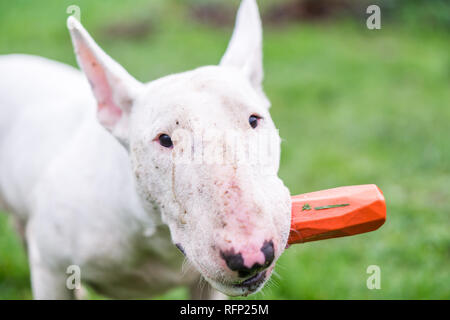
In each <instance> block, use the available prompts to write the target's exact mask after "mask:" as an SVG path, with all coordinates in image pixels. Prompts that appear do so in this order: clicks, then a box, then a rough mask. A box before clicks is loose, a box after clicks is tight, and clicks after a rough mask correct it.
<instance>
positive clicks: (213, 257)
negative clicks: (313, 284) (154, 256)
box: [68, 0, 291, 295]
mask: <svg viewBox="0 0 450 320" xmlns="http://www.w3.org/2000/svg"><path fill="white" fill-rule="evenodd" d="M68 26H69V29H70V32H71V35H72V40H73V43H74V46H75V50H76V54H77V58H78V62H79V64H80V66H81V68H82V69H83V71H84V73H85V74H86V76H87V78H88V79H89V81H90V83H91V86H92V89H93V92H94V95H95V97H96V99H97V102H98V113H97V114H98V119H99V121H100V122H101V124H102V125H103V126H105V127H106V128H107V129H108V130H109V131H110V132H111V133H112V134H113V135H114V136H115V137H117V138H118V139H119V141H121V143H122V144H124V145H125V146H126V147H127V148H128V149H129V152H130V157H131V159H132V165H133V170H134V173H135V175H136V181H137V186H138V192H139V193H140V194H141V196H142V199H143V200H144V202H145V203H146V204H147V205H149V206H152V207H153V208H156V209H158V210H159V211H160V212H161V217H162V220H163V221H164V222H165V223H167V225H168V226H169V228H170V231H171V236H172V240H173V242H174V244H176V245H177V246H178V247H179V248H180V250H181V251H183V253H184V254H185V255H186V257H187V259H188V260H189V261H190V262H191V263H192V264H193V265H194V266H195V267H196V269H197V270H198V271H199V272H200V273H201V274H202V275H203V277H204V278H205V279H206V280H207V281H208V282H209V283H210V284H211V285H212V286H213V287H215V288H216V289H218V290H220V291H222V292H224V293H226V294H228V295H247V294H250V293H253V292H256V291H257V290H258V289H260V288H261V287H262V286H263V284H264V283H265V281H267V279H268V278H269V277H270V275H271V272H272V269H273V267H274V263H275V261H276V260H277V258H278V257H279V256H280V255H281V253H282V252H283V250H284V248H285V246H286V241H287V237H288V234H289V227H290V210H291V203H290V195H289V191H288V190H287V188H286V187H285V186H284V185H283V183H282V181H281V180H280V179H279V178H278V176H277V171H278V165H279V155H280V138H279V135H278V132H277V130H276V128H275V126H274V124H273V122H272V119H271V117H270V114H269V111H268V109H269V102H268V100H267V98H266V96H265V95H264V93H263V91H262V87H261V82H262V79H263V70H262V30H261V21H260V18H259V13H258V8H257V5H256V2H255V0H243V2H242V4H241V7H240V9H239V12H238V16H237V20H236V27H235V30H234V33H233V36H232V39H231V42H230V44H229V47H228V49H227V51H226V53H225V55H224V56H223V58H222V61H221V62H220V64H219V65H218V66H207V67H202V68H198V69H195V70H193V71H189V72H185V73H181V74H175V75H170V76H167V77H164V78H161V79H158V80H155V81H152V82H150V83H147V84H142V83H140V82H138V81H137V80H135V79H134V78H132V77H131V76H130V75H129V74H128V73H127V72H126V71H125V70H124V69H123V68H122V67H121V66H120V65H118V64H117V63H116V62H115V61H113V60H112V59H111V58H110V57H109V56H107V55H106V54H105V53H104V52H103V51H102V50H101V49H100V48H99V47H98V46H97V44H96V43H95V42H94V41H93V40H92V38H91V37H90V36H89V34H88V33H87V32H86V31H85V30H84V29H83V27H82V26H81V25H80V23H79V22H78V21H76V20H75V19H74V18H69V21H68Z"/></svg>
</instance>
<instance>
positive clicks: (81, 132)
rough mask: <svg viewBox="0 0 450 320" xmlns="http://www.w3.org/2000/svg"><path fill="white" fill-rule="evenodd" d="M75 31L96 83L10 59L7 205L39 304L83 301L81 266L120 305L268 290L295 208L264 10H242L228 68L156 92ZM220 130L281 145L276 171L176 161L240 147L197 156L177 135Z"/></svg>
mask: <svg viewBox="0 0 450 320" xmlns="http://www.w3.org/2000/svg"><path fill="white" fill-rule="evenodd" d="M68 28H69V30H70V34H71V37H72V41H73V44H74V47H75V52H76V56H77V60H78V64H79V65H80V67H81V69H82V70H83V72H84V75H83V74H82V73H80V72H79V71H77V70H75V69H73V68H72V67H70V66H66V65H63V64H60V63H58V62H53V61H49V60H46V59H44V58H39V57H33V56H26V55H7V56H3V57H1V58H0V203H1V204H2V207H3V209H4V210H5V211H8V212H11V213H12V216H13V217H14V218H15V219H14V220H15V221H16V223H17V225H18V227H19V230H21V231H22V236H23V237H24V241H25V243H26V246H27V250H28V256H29V262H30V269H31V280H32V281H31V282H32V290H33V296H34V298H36V299H71V298H75V297H77V294H76V293H77V292H78V291H77V290H71V289H72V288H71V287H70V286H68V276H69V275H68V274H67V273H66V272H67V270H68V268H69V267H71V266H72V267H73V266H76V267H77V268H79V270H80V272H81V273H80V277H81V282H82V283H84V284H87V285H89V286H91V287H92V288H93V289H94V290H95V291H97V292H99V293H101V294H103V295H106V296H109V297H113V298H138V297H151V296H153V295H155V294H160V293H163V292H164V291H166V290H168V289H170V288H174V287H176V286H182V285H186V286H189V287H190V288H191V293H192V298H213V297H216V294H217V293H218V292H217V291H216V290H218V291H219V292H221V293H224V294H226V295H229V296H237V295H248V294H251V293H254V292H256V291H258V290H259V289H261V288H262V287H263V285H264V283H265V282H266V281H267V280H268V279H269V278H270V275H271V273H272V270H273V268H274V264H275V261H276V260H277V259H278V257H279V256H280V255H281V253H282V252H283V250H284V249H285V247H286V242H287V238H288V234H289V230H290V213H291V200H290V194H289V191H288V189H287V188H286V187H285V186H284V184H283V183H282V181H281V180H280V179H279V178H278V176H277V171H278V166H279V154H280V138H279V135H278V132H277V130H276V129H275V126H274V124H273V122H272V119H271V117H270V114H269V110H268V109H269V102H268V100H267V99H266V97H265V95H264V93H263V91H262V86H261V82H262V80H263V70H262V30H261V21H260V17H259V13H258V8H257V4H256V1H255V0H243V1H242V4H241V7H240V9H239V12H238V15H237V20H236V26H235V30H234V33H233V36H232V39H231V42H230V44H229V47H228V49H227V51H226V53H225V55H224V57H223V58H222V60H221V62H220V64H219V66H206V67H201V68H198V69H195V70H192V71H189V72H184V73H180V74H175V75H170V76H167V77H163V78H161V79H158V80H155V81H152V82H149V83H146V84H143V83H140V82H139V81H137V80H135V79H134V78H133V77H132V76H130V75H129V74H128V73H127V72H126V71H125V70H124V69H123V68H122V67H121V66H120V65H119V64H118V63H116V62H115V61H114V60H113V59H111V58H110V57H109V56H108V55H106V54H105V53H104V52H103V51H102V49H101V48H100V47H99V46H98V45H97V44H96V43H95V42H94V40H93V39H92V38H91V37H90V36H89V34H88V33H87V32H86V30H85V29H84V28H83V27H82V25H81V24H80V23H79V22H78V20H76V19H75V18H73V17H69V19H68ZM86 78H87V79H88V80H89V81H86ZM89 84H90V88H89ZM92 93H93V94H92ZM105 128H106V130H105ZM210 129H211V130H215V132H219V133H224V132H228V131H234V132H239V135H238V136H237V138H238V139H237V141H238V142H239V141H240V142H242V141H244V142H247V141H251V139H252V138H254V137H255V136H258V135H261V136H264V132H265V131H270V132H272V133H274V134H275V137H276V144H275V145H274V147H273V148H272V151H271V153H267V155H266V156H265V158H264V159H262V160H263V162H264V163H265V166H264V168H265V169H264V170H263V171H264V172H262V171H261V170H260V166H258V165H253V164H252V163H250V162H245V161H235V162H226V163H222V164H220V163H205V162H204V161H203V162H202V161H200V162H198V161H192V162H190V163H189V162H186V161H177V155H180V154H184V153H186V152H187V151H189V152H191V154H193V155H194V157H196V156H198V155H199V153H202V150H206V148H212V149H224V148H225V149H226V148H228V144H227V143H226V142H225V140H224V139H222V138H218V137H217V136H216V137H213V139H210V140H209V141H208V142H205V141H203V142H202V143H199V142H198V141H197V140H195V139H194V140H193V141H195V142H193V143H192V144H191V145H190V146H189V147H188V149H189V150H186V144H184V143H182V140H183V139H184V138H183V135H182V134H178V133H177V132H191V133H193V134H194V135H195V134H199V133H202V132H205V131H207V130H210ZM130 159H131V160H130ZM177 247H178V249H179V250H180V251H181V252H182V253H183V254H184V256H185V257H183V254H181V253H180V252H179V251H178V250H177ZM184 259H186V261H187V262H188V265H189V268H188V269H187V270H184V272H183V271H182V264H183V260H184ZM69 270H72V269H70V268H69ZM200 277H202V278H204V279H206V281H207V286H208V287H207V288H204V290H201V288H199V278H200ZM211 287H212V288H211ZM214 289H215V290H214Z"/></svg>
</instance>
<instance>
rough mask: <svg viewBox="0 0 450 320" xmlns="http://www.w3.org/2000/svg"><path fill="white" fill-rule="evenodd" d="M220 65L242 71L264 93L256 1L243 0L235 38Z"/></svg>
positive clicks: (259, 23) (232, 38) (234, 32)
mask: <svg viewBox="0 0 450 320" xmlns="http://www.w3.org/2000/svg"><path fill="white" fill-rule="evenodd" d="M220 65H221V66H230V67H235V68H238V69H241V70H242V71H243V72H244V73H245V74H246V76H247V77H248V78H249V80H250V82H251V84H252V85H253V87H254V88H255V89H256V90H257V91H258V92H260V93H263V91H262V81H263V77H264V72H263V63H262V25H261V18H260V16H259V11H258V5H257V4H256V0H242V2H241V6H240V7H239V11H238V13H237V17H236V25H235V27H234V31H233V36H232V37H231V41H230V43H229V45H228V48H227V51H226V52H225V54H224V56H223V57H222V60H221V61H220ZM263 95H264V94H263Z"/></svg>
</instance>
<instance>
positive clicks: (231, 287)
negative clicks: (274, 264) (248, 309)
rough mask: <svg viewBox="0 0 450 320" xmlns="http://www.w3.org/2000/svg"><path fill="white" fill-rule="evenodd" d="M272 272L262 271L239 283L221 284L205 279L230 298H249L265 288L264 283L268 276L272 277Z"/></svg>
mask: <svg viewBox="0 0 450 320" xmlns="http://www.w3.org/2000/svg"><path fill="white" fill-rule="evenodd" d="M270 271H271V270H264V271H261V272H259V273H257V274H255V275H254V276H252V277H250V278H248V279H245V280H244V281H241V282H237V283H236V282H233V283H231V282H219V281H216V280H213V279H209V278H206V277H205V279H206V280H207V281H208V282H209V283H210V284H211V286H212V287H213V288H215V289H216V290H219V291H221V292H222V293H224V294H226V295H228V296H232V297H236V296H248V295H249V294H253V293H256V292H257V291H259V290H260V289H261V288H262V287H263V285H264V283H265V282H266V280H267V279H268V275H270Z"/></svg>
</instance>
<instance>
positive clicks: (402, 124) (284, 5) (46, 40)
mask: <svg viewBox="0 0 450 320" xmlns="http://www.w3.org/2000/svg"><path fill="white" fill-rule="evenodd" d="M369 3H370V4H378V5H379V6H380V7H381V12H382V16H381V17H382V29H381V30H368V29H367V28H366V18H367V14H366V13H365V8H366V7H367V5H368V4H369ZM72 4H76V5H78V6H80V8H81V21H82V22H83V24H84V25H85V27H86V28H87V29H88V30H89V31H90V32H91V34H92V35H93V37H94V38H95V39H96V40H97V42H98V43H99V44H100V45H101V46H102V47H103V48H104V49H105V51H106V52H108V53H109V54H110V55H111V56H112V57H113V58H115V59H116V60H117V61H119V62H120V63H121V64H122V65H123V66H124V67H125V68H126V69H128V70H129V71H130V73H131V74H133V75H134V76H136V77H137V78H138V79H140V80H142V81H150V80H152V79H156V78H158V77H160V76H163V75H166V74H169V73H174V72H180V71H184V70H188V69H192V68H195V67H198V66H202V65H207V64H216V63H218V61H219V59H220V57H221V55H222V54H223V52H224V50H225V48H226V45H227V43H228V40H229V38H230V36H231V32H232V25H233V21H234V15H235V11H236V8H237V6H238V1H236V0H234V1H225V0H223V1H219V0H215V1H203V0H189V1H181V0H178V1H176V0H164V1H162V0H134V1H117V0H112V1H88V0H83V1H75V0H71V1H66V0H62V1H51V0H41V1H31V0H30V1H25V0H15V1H2V2H0V54H7V53H29V54H36V55H41V56H45V57H48V58H51V59H55V60H58V61H62V62H65V63H68V64H71V65H76V63H75V58H74V55H73V51H72V46H71V42H70V38H69V34H68V32H67V30H66V27H65V20H66V17H67V14H66V8H67V7H68V6H69V5H72ZM259 4H260V7H261V8H262V12H263V17H264V32H265V34H264V57H265V60H264V64H265V74H266V80H265V90H266V92H267V95H268V96H269V98H270V99H271V101H272V109H271V112H272V116H273V119H274V121H275V123H276V124H277V126H278V128H279V130H280V134H281V136H282V138H283V139H284V142H283V145H282V146H283V148H282V160H281V169H280V176H281V177H282V179H283V180H284V181H285V183H286V185H287V186H288V187H289V188H290V190H291V193H292V194H299V193H305V192H310V191H315V190H320V189H326V188H332V187H337V186H343V185H354V184H366V183H375V184H377V185H378V186H379V187H380V188H381V189H382V190H383V192H384V195H385V197H386V202H387V208H388V220H387V223H386V224H385V225H384V226H383V227H382V228H381V229H380V230H378V231H376V232H373V233H370V234H365V235H359V236H355V237H350V238H342V239H333V240H328V241H319V242H317V243H308V244H305V245H296V246H293V247H291V248H289V249H288V250H287V251H286V252H285V253H284V254H283V256H282V257H281V259H280V261H279V263H278V265H277V268H276V271H277V273H278V275H279V276H278V277H277V276H275V277H273V280H272V282H271V283H270V284H269V285H268V286H267V287H266V288H265V289H264V290H263V291H262V292H261V293H258V294H256V295H253V296H250V297H248V299H258V298H265V299H429V298H434V299H449V298H450V235H449V226H450V201H449V200H450V140H449V138H450V93H449V84H450V56H449V52H450V50H449V49H450V41H449V40H450V37H449V31H450V7H449V4H448V2H446V1H439V0H433V1H430V0H427V1H419V0H415V1H370V2H368V1H356V0H355V1H353V0H346V1H338V0H304V1H302V0H273V1H261V0H260V1H259ZM0 76H1V75H0ZM30 161H32V159H30ZM369 265H378V266H380V268H381V289H380V290H369V289H367V287H366V279H367V277H368V276H369V275H368V274H366V268H367V267H368V266H369ZM186 297H187V291H186V290H184V289H182V288H180V289H176V290H173V291H171V292H169V293H167V294H166V295H164V296H161V297H159V298H186ZM29 298H31V291H30V284H29V269H28V266H27V260H26V255H25V252H24V249H23V248H22V246H21V244H20V241H19V239H18V237H17V236H16V234H15V232H13V228H12V226H11V224H10V223H9V222H8V218H7V216H6V215H3V214H0V299H29ZM91 298H101V297H98V296H96V295H95V294H94V293H92V294H91Z"/></svg>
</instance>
